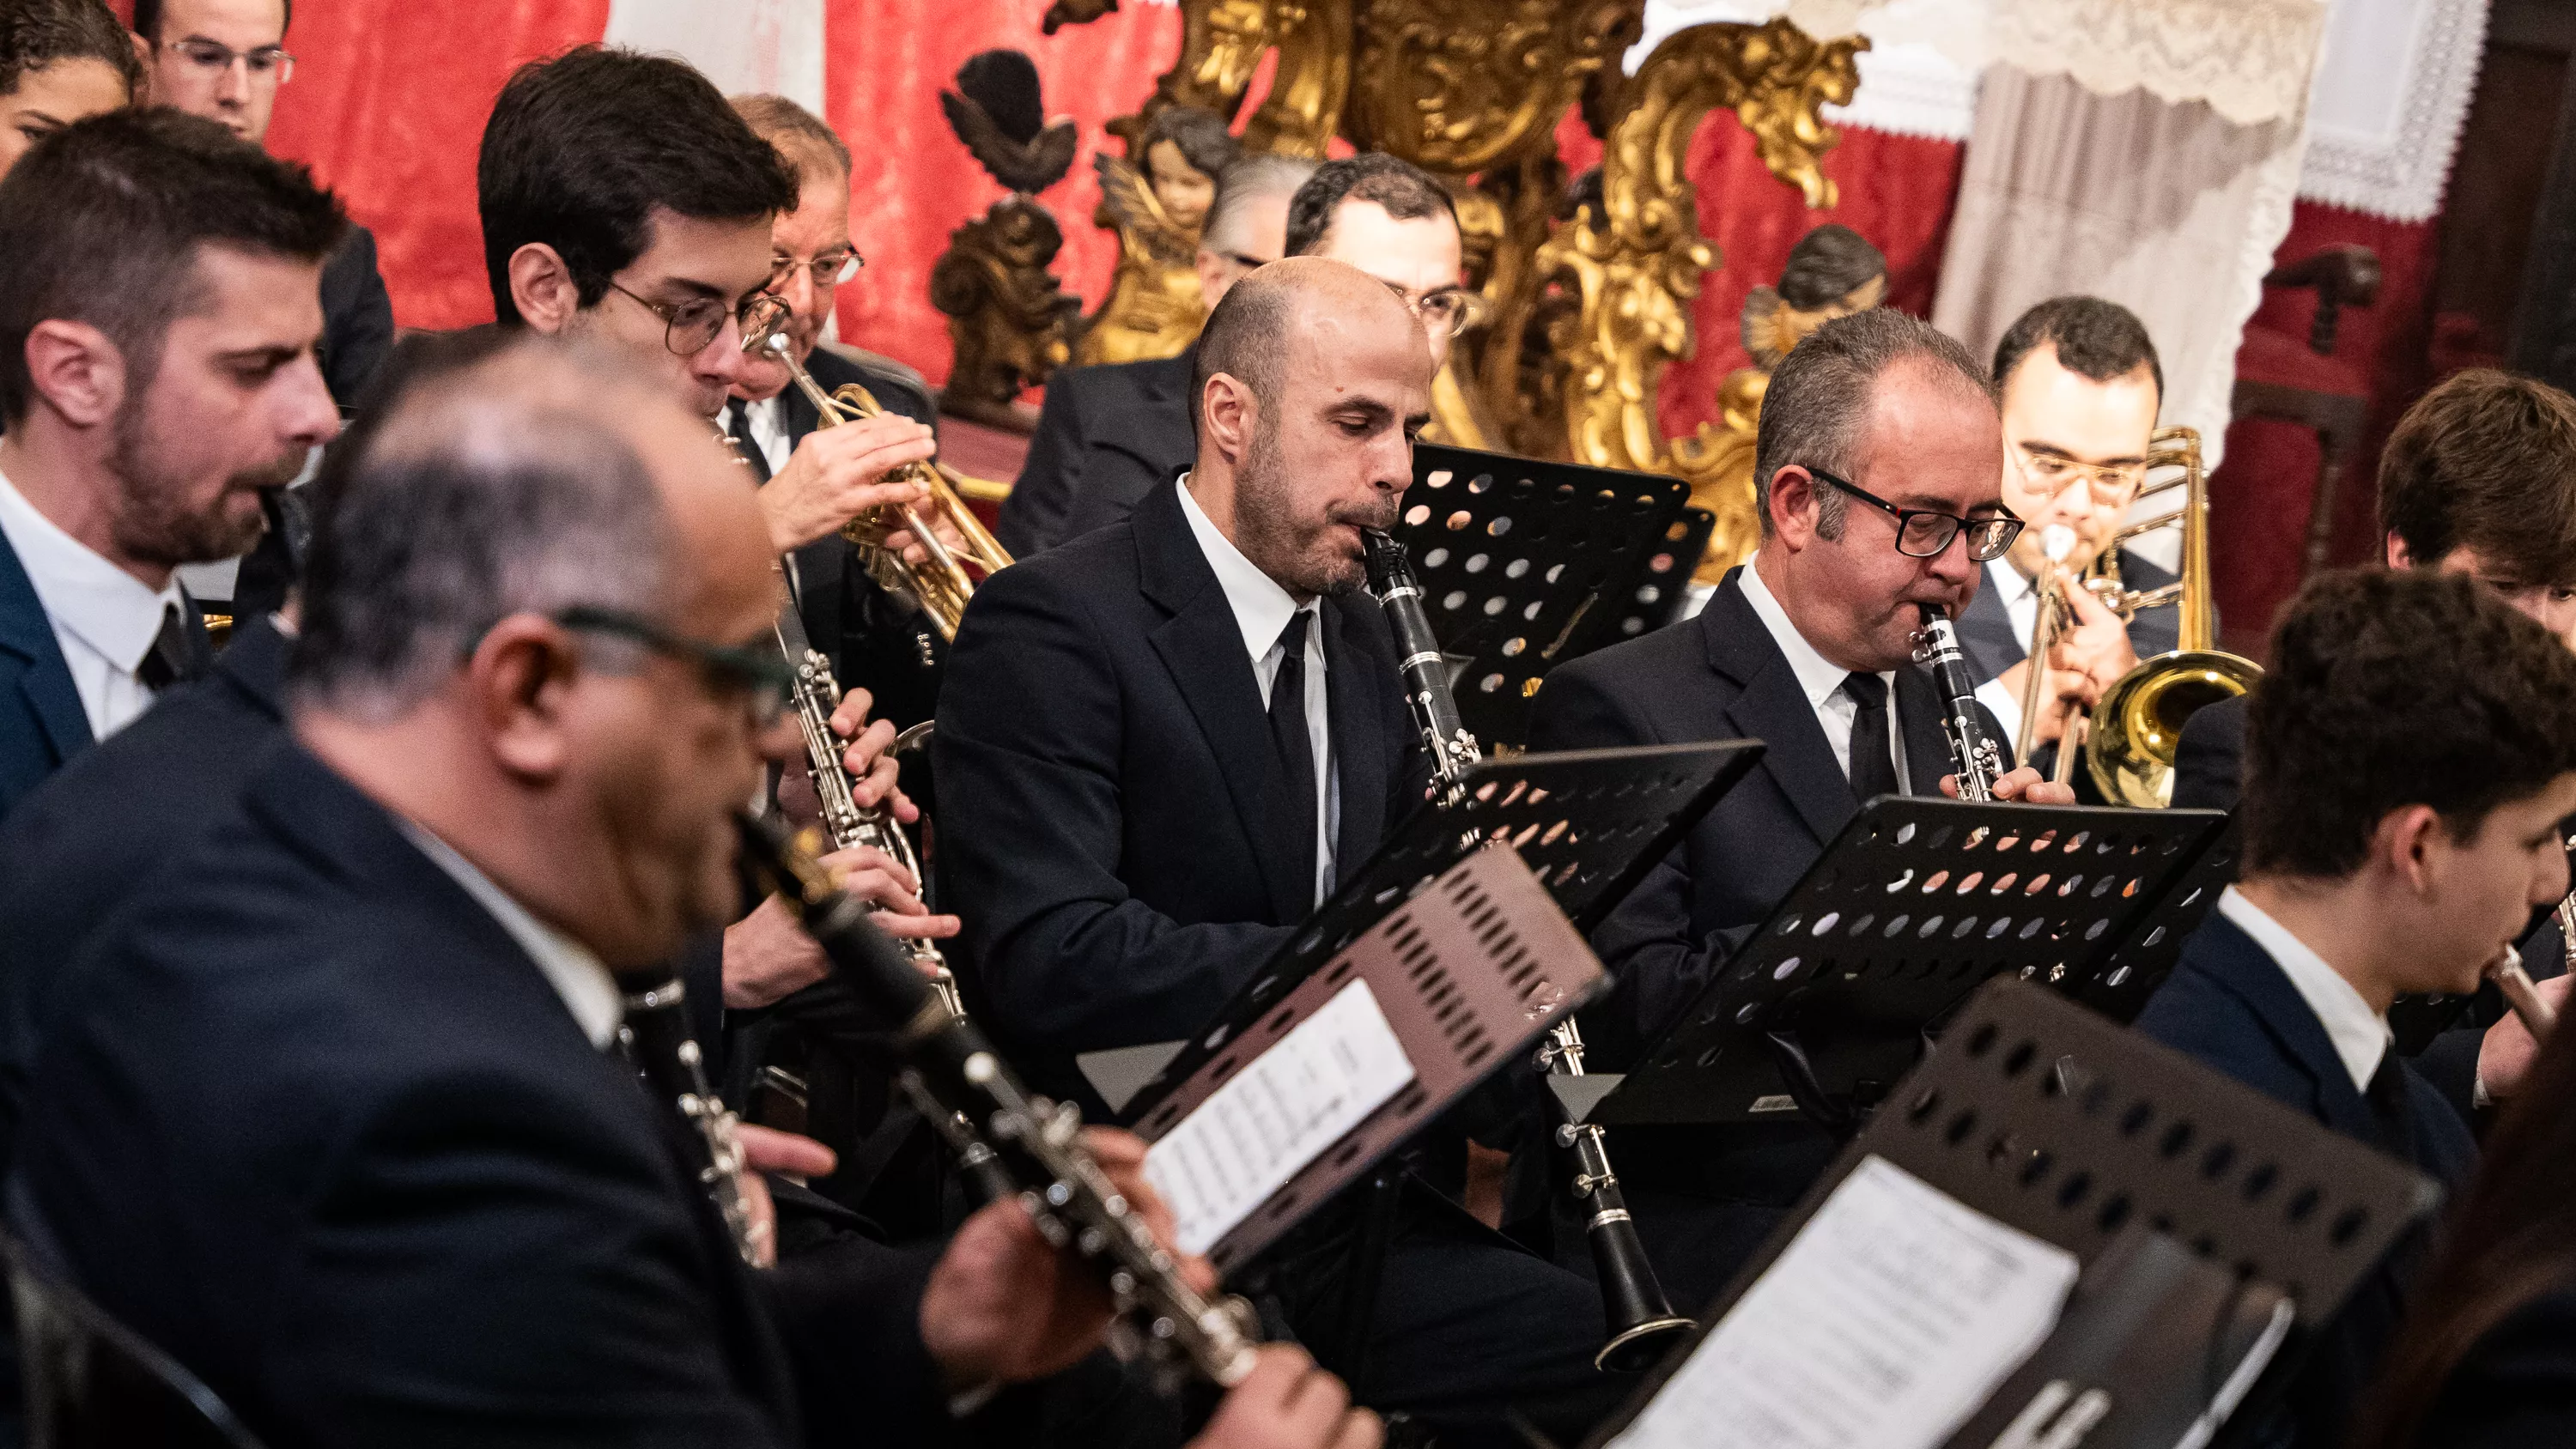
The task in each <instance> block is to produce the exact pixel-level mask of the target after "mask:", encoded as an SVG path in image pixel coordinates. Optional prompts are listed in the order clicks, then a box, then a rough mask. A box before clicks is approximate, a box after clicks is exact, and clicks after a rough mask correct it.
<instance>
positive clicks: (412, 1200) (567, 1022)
mask: <svg viewBox="0 0 2576 1449" xmlns="http://www.w3.org/2000/svg"><path fill="white" fill-rule="evenodd" d="M82 967H83V969H84V971H85V972H86V973H87V974H86V975H85V978H84V988H85V989H84V991H83V993H82V997H81V1000H80V1002H79V1003H78V1005H77V1007H76V1008H75V1009H73V1010H71V1011H68V1012H66V1014H65V1015H64V1017H63V1019H62V1021H61V1023H60V1028H59V1030H58V1032H57V1033H56V1035H55V1037H54V1039H53V1040H52V1041H51V1042H50V1043H49V1044H48V1047H47V1050H46V1053H45V1057H44V1061H43V1063H42V1066H41V1068H40V1069H39V1072H38V1074H37V1080H36V1085H35V1090H34V1094H33V1096H32V1098H31V1100H30V1110H29V1113H28V1115H27V1119H26V1121H27V1128H28V1130H27V1131H26V1133H25V1134H24V1135H23V1137H22V1138H21V1142H20V1153H19V1161H18V1174H17V1177H16V1179H15V1180H14V1182H13V1184H12V1190H11V1198H10V1210H11V1216H12V1220H13V1224H14V1225H15V1226H16V1227H17V1228H18V1229H19V1230H20V1232H21V1233H22V1235H23V1236H25V1237H26V1238H27V1239H28V1240H30V1241H31V1242H34V1243H37V1244H40V1245H43V1246H44V1247H45V1248H46V1249H48V1250H49V1251H50V1252H51V1253H52V1254H53V1255H55V1256H56V1257H58V1259H59V1260H60V1262H61V1263H62V1264H63V1265H64V1266H65V1267H66V1268H67V1270H68V1271H69V1273H70V1274H71V1276H72V1277H73V1279H74V1280H75V1281H76V1282H77V1283H78V1284H79V1285H80V1286H81V1287H82V1288H83V1289H84V1290H85V1291H87V1292H88V1293H89V1294H90V1295H91V1296H92V1297H93V1298H94V1299H96V1300H97V1301H98V1303H99V1304H100V1306H101V1307H103V1308H105V1309H106V1310H108V1311H109V1312H110V1313H112V1314H114V1315H116V1316H117V1317H119V1318H121V1319H122V1320H123V1321H124V1322H126V1323H127V1324H128V1325H130V1326H132V1327H133V1328H135V1329H136V1330H137V1331H139V1332H140V1333H142V1334H143V1335H144V1336H145V1337H146V1338H147V1339H149V1340H151V1341H152V1342H154V1343H155V1344H157V1345H159V1346H160V1347H161V1348H163V1349H165V1350H167V1351H168V1352H170V1353H171V1354H172V1355H173V1356H174V1357H176V1358H177V1359H178V1360H179V1361H180V1362H182V1363H184V1364H186V1365H187V1366H188V1367H189V1368H191V1369H193V1370H194V1371H195V1372H196V1373H197V1374H198V1375H199V1376H200V1377H202V1378H203V1379H204V1380H205V1381H206V1382H207V1384H208V1386H209V1387H211V1388H212V1389H214V1390H215V1392H216V1393H217V1394H219V1395H220V1396H222V1397H223V1398H224V1399H225V1400H226V1401H227V1402H228V1403H230V1404H231V1405H232V1407H233V1408H234V1409H235V1410H236V1411H237V1412H239V1413H240V1415H241V1417H242V1419H243V1420H244V1422H245V1423H246V1424H247V1425H248V1426H249V1427H250V1428H251V1429H252V1430H253V1432H255V1433H257V1434H258V1435H260V1436H261V1437H262V1438H263V1439H264V1440H266V1441H267V1442H268V1443H270V1444H273V1445H278V1446H281V1449H285V1446H298V1445H324V1444H356V1443H367V1444H392V1445H399V1444H451V1443H460V1442H474V1443H493V1444H514V1443H531V1444H534V1443H544V1444H551V1445H560V1444H600V1445H609V1444H616V1445H632V1444H672V1445H679V1444H708V1443H728V1444H751V1445H759V1444H782V1443H790V1442H794V1441H795V1440H796V1439H797V1437H798V1419H799V1412H798V1407H797V1398H798V1392H797V1386H796V1384H795V1383H794V1382H793V1381H792V1379H791V1377H790V1374H789V1370H788V1360H787V1358H786V1356H785V1352H784V1351H783V1350H782V1348H781V1346H780V1343H779V1341H778V1336H777V1332H776V1330H775V1329H774V1328H773V1324H772V1313H773V1312H774V1311H775V1305H774V1304H773V1303H772V1302H764V1301H763V1294H764V1293H768V1294H771V1295H773V1296H774V1297H775V1299H776V1302H777V1303H786V1302H788V1301H790V1299H791V1298H792V1297H793V1294H784V1295H783V1296H782V1291H781V1290H780V1289H777V1288H772V1287H767V1286H764V1287H762V1288H755V1286H754V1283H753V1281H752V1279H751V1277H750V1275H749V1274H747V1273H746V1272H745V1271H744V1270H743V1268H742V1267H741V1265H740V1263H739V1261H738V1260H737V1259H736V1258H735V1257H734V1255H733V1251H732V1248H731V1245H730V1243H729V1242H728V1241H727V1240H726V1238H725V1236H724V1233H723V1229H722V1227H721V1224H720V1223H719V1222H718V1221H717V1220H716V1218H715V1215H714V1212H713V1209H712V1207H711V1206H710V1205H709V1204H708V1203H707V1201H706V1199H705V1198H704V1197H703V1196H702V1195H701V1194H700V1193H699V1191H698V1190H697V1186H696V1184H695V1182H694V1181H693V1179H692V1178H691V1176H690V1175H689V1174H688V1172H687V1170H686V1167H685V1162H684V1158H683V1157H682V1155H681V1154H680V1153H679V1151H678V1150H677V1138H676V1136H675V1134H676V1133H677V1131H678V1130H679V1128H678V1123H677V1118H676V1116H675V1114H673V1113H671V1112H670V1111H669V1110H668V1109H667V1108H666V1107H665V1106H664V1104H661V1103H657V1102H654V1101H652V1100H650V1099H649V1098H648V1097H647V1096H646V1094H645V1092H644V1091H643V1089H642V1087H641V1085H640V1083H639V1082H638V1080H637V1078H636V1076H635V1074H634V1072H633V1071H632V1069H631V1068H629V1067H627V1066H626V1065H625V1064H624V1063H623V1062H621V1061H620V1060H618V1059H617V1058H616V1057H615V1056H614V1055H613V1054H609V1053H603V1052H600V1051H598V1050H595V1049H594V1048H593V1047H592V1046H591V1043H590V1042H589V1040H588V1039H586V1038H585V1037H584V1036H583V1035H582V1033H581V1030H580V1028H579V1027H578V1026H577V1025H576V1024H575V1022H574V1021H573V1019H572V1016H571V1014H570V1013H569V1012H568V1011H566V1010H565V1009H564V1005H563V1002H562V1000H561V998H560V997H558V996H557V995H556V994H555V991H554V988H553V987H552V986H551V985H550V984H548V982H547V980H546V978H545V977H544V976H543V975H542V974H541V973H540V972H539V970H538V969H537V967H536V965H535V963H534V962H532V961H531V960H530V959H529V958H528V957H527V955H526V954H525V953H524V952H522V951H521V950H520V949H519V947H518V946H517V944H516V943H515V942H514V941H513V940H512V939H511V938H510V936H509V935H508V933H507V932H506V931H504V930H503V929H502V927H501V926H500V924H499V923H498V922H497V921H495V920H494V919H493V918H492V917H491V915H490V914H489V913H488V912H486V911H485V910H484V909H483V908H482V907H481V906H480V905H479V904H477V903H476V902H475V901H474V900H473V899H472V898H471V897H469V896H467V895H466V894H465V892H464V891H463V890H462V889H461V888H460V887H458V886H457V885H456V883H455V882H454V881H453V880H451V879H450V878H449V877H448V876H447V875H446V874H445V873H444V872H443V871H441V870H440V869H439V868H438V867H437V866H436V865H435V864H434V863H432V862H431V861H430V860H428V859H427V858H426V857H424V856H423V855H422V854H421V853H420V851H419V850H418V849H417V848H415V847H414V846H413V845H412V844H411V843H410V842H409V841H408V840H407V839H405V838H404V837H403V835H402V834H401V833H400V832H399V831H398V830H397V829H396V828H395V824H394V821H393V819H392V818H391V817H390V816H388V815H387V814H386V812H385V811H384V810H383V809H382V808H381V807H379V806H377V805H376V804H374V803H373V802H372V801H370V800H368V799H367V798H366V797H364V796H363V795H361V794H359V793H358V792H357V791H356V790H355V789H353V788H352V787H350V786H349V785H348V784H347V783H346V782H345V781H343V780H341V779H340V778H339V777H338V776H336V775H334V774H333V773H332V772H331V771H330V770H329V769H328V768H326V767H325V766H323V765H322V764H321V762H320V761H318V760H316V759H314V758H313V757H311V756H310V755H308V754H305V753H304V752H303V751H302V750H300V749H297V748H295V747H293V746H291V745H282V746H280V747H279V748H278V749H276V750H275V751H274V752H272V753H271V755H270V756H269V758H268V759H267V760H266V761H265V762H264V763H263V765H262V767H261V769H260V771H259V772H258V773H257V774H256V775H255V776H254V777H253V778H252V779H251V780H250V781H249V782H248V784H247V785H246V786H245V788H244V790H243V792H242V795H241V797H240V800H239V802H238V805H237V808H236V810H235V811H234V812H233V813H232V814H230V815H228V816H227V818H225V819H224V820H223V821H221V822H220V823H218V824H216V825H215V826H213V827H212V829H211V830H210V831H209V832H208V833H207V835H206V836H205V837H203V838H202V839H201V840H200V841H198V842H197V843H196V845H194V846H193V847H192V848H190V849H189V850H188V851H186V852H185V853H184V854H183V855H182V856H181V857H180V859H179V860H178V861H177V862H176V863H175V864H174V868H173V869H172V870H170V871H169V872H167V873H166V874H165V875H164V876H163V877H162V878H161V879H160V881H159V882H158V885H157V888H156V889H155V890H153V891H151V892H149V893H146V894H142V895H139V896H137V897H136V898H135V899H134V900H132V901H131V902H130V903H129V904H128V905H127V906H126V908H125V909H124V910H122V911H121V912H120V913H119V914H118V916H117V919H116V920H115V921H114V922H112V923H111V924H110V925H109V926H108V927H107V928H106V929H105V930H104V931H103V932H102V934H101V936H100V937H99V938H98V939H97V940H96V942H95V943H94V944H93V946H92V949H91V953H90V954H89V955H88V956H87V957H86V958H85V959H84V961H83V963H82ZM853 1251H854V1252H856V1253H858V1254H860V1255H861V1256H859V1257H856V1258H845V1259H842V1260H839V1261H837V1262H836V1263H835V1264H834V1265H833V1271H832V1272H830V1273H828V1274H826V1275H824V1276H823V1277H822V1279H820V1280H819V1281H818V1280H815V1279H809V1278H800V1279H797V1280H795V1281H794V1283H793V1284H792V1285H791V1286H792V1287H793V1288H794V1289H795V1290H797V1291H800V1292H802V1293H804V1294H806V1295H808V1296H807V1298H806V1299H805V1300H804V1302H803V1304H802V1307H803V1308H805V1309H807V1310H811V1309H812V1308H813V1307H814V1306H815V1305H816V1304H817V1303H822V1304H829V1305H834V1311H832V1312H828V1313H816V1314H814V1315H813V1322H812V1323H811V1324H804V1323H802V1322H800V1323H799V1324H798V1325H797V1326H796V1327H793V1328H790V1330H789V1332H790V1336H791V1337H794V1336H795V1335H796V1334H797V1333H798V1332H801V1331H808V1330H810V1331H812V1332H815V1333H819V1334H825V1335H829V1341H830V1344H831V1349H832V1354H831V1356H832V1357H834V1358H835V1359H836V1360H837V1364H838V1371H839V1373H840V1374H841V1375H842V1378H843V1385H842V1386H841V1387H839V1388H838V1389H837V1390H836V1391H831V1392H823V1393H809V1394H807V1395H806V1396H805V1403H806V1405H807V1407H808V1409H812V1408H814V1407H815V1406H817V1405H823V1406H826V1407H828V1406H829V1405H831V1404H832V1403H833V1402H835V1401H844V1402H845V1401H846V1400H847V1399H848V1398H850V1397H851V1391H850V1390H849V1389H848V1387H847V1384H848V1382H849V1381H851V1380H856V1381H858V1382H860V1383H863V1384H864V1385H866V1386H867V1388H868V1389H869V1390H870V1391H871V1392H870V1395H869V1397H870V1398H871V1399H872V1403H871V1404H870V1405H869V1412H870V1414H871V1416H872V1419H873V1422H872V1424H871V1427H872V1428H874V1429H875V1430H876V1433H875V1434H874V1436H873V1437H874V1438H875V1439H878V1440H882V1441H885V1442H893V1443H903V1442H909V1441H911V1440H913V1439H915V1438H917V1437H919V1435H920V1434H921V1433H922V1432H923V1431H924V1430H925V1428H926V1426H927V1424H928V1423H929V1422H930V1418H931V1416H932V1415H934V1414H936V1413H937V1412H938V1410H937V1408H936V1404H935V1395H936V1394H937V1392H938V1391H937V1389H936V1388H935V1387H934V1385H935V1382H936V1375H935V1372H934V1370H933V1369H932V1367H931V1365H930V1364H929V1362H928V1360H927V1357H926V1355H925V1353H924V1351H923V1350H922V1348H921V1346H920V1343H919V1339H918V1333H917V1330H916V1328H915V1327H914V1317H915V1315H917V1313H918V1307H917V1304H918V1293H919V1285H920V1283H921V1282H922V1281H923V1278H924V1276H925V1275H926V1271H927V1257H926V1255H923V1254H911V1255H904V1254H895V1253H891V1252H889V1251H887V1250H882V1249H875V1248H873V1247H871V1246H867V1245H859V1246H857V1247H856V1248H854V1250H853ZM781 1326H782V1327H784V1326H786V1325H781ZM861 1365H864V1366H865V1367H864V1369H862V1368H861V1367H860V1366H861ZM813 1427H815V1429H816V1430H817V1431H818V1436H819V1435H820V1434H822V1433H824V1432H827V1431H828V1432H831V1433H836V1434H837V1433H841V1432H850V1431H854V1430H855V1429H856V1425H855V1424H853V1423H843V1424H824V1423H816V1424H815V1425H814V1426H813Z"/></svg>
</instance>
